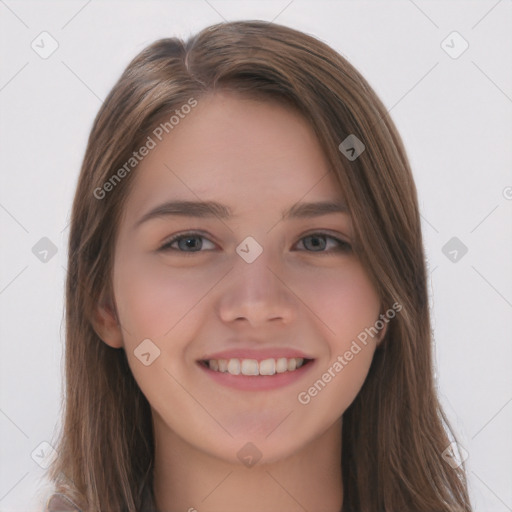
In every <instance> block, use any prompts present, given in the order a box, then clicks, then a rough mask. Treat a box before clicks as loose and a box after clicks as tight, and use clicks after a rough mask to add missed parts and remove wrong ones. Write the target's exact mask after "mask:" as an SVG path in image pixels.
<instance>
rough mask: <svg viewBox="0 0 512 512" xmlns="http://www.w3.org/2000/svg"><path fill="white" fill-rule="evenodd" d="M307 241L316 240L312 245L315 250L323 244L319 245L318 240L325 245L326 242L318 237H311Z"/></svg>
mask: <svg viewBox="0 0 512 512" xmlns="http://www.w3.org/2000/svg"><path fill="white" fill-rule="evenodd" d="M306 240H316V242H313V244H312V246H313V248H318V247H320V246H322V244H321V243H318V240H322V241H323V242H324V243H325V240H324V239H323V238H321V237H318V236H309V237H307V238H306ZM322 248H323V247H322Z"/></svg>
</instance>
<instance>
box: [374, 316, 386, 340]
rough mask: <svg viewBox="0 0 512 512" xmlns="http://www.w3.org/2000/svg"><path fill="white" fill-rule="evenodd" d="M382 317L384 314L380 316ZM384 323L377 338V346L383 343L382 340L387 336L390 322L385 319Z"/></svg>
mask: <svg viewBox="0 0 512 512" xmlns="http://www.w3.org/2000/svg"><path fill="white" fill-rule="evenodd" d="M381 317H382V315H380V316H379V318H381ZM383 323H384V327H383V328H382V329H381V330H380V331H379V334H378V335H377V338H376V341H377V346H380V345H381V343H382V340H383V339H384V336H386V333H387V332H388V322H386V321H384V320H383Z"/></svg>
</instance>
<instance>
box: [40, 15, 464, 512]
mask: <svg viewBox="0 0 512 512" xmlns="http://www.w3.org/2000/svg"><path fill="white" fill-rule="evenodd" d="M219 89H223V90H231V91H236V92H237V93H241V94H247V95H249V96H252V97H258V98H260V99H263V100H264V99H265V98H268V99H277V100H279V101H282V102H286V103H288V104H291V105H294V107H295V108H296V109H298V111H300V112H301V113H302V115H303V116H304V117H305V118H306V119H307V120H308V121H309V123H310V125H311V127H312V129H313V130H314V131H315V133H316V135H317V137H318V140H319V142H320V144H321V146H322V148H323V150H324V151H325V155H326V157H327V158H328V161H329V163H330V166H331V168H332V172H333V173H334V176H335V178H336V179H337V180H338V182H339V184H340V185H341V189H342V190H343V191H344V192H345V196H346V197H345V199H346V200H347V202H348V206H349V210H350V213H351V215H352V219H353V223H354V231H355V247H356V250H357V253H358V255H359V257H360V259H361V262H362V264H363V265H364V267H365V268H366V270H367V271H368V273H369V275H370V277H371V278H372V280H373V281H374V284H375V286H376V289H377V291H378V293H379V295H380V297H381V301H382V305H383V308H384V309H388V308H389V307H391V305H392V304H394V303H395V302H398V303H399V304H401V306H402V309H401V311H400V314H398V315H397V316H396V318H394V319H393V321H392V322H390V324H389V325H388V330H387V332H386V336H385V338H384V340H383V342H382V343H381V344H380V346H379V347H378V348H377V350H376V352H375V354H374V359H373V362H372V364H371V368H370V371H369V373H368V376H367V378H366V381H365V383H364V385H363V387H362V389H361V391H360V393H359V394H358V396H357V397H356V398H355V400H354V402H353V403H352V404H351V405H350V407H349V408H348V409H347V410H346V411H345V413H344V414H343V428H342V434H341V435H342V453H343V457H342V460H341V461H340V464H341V465H342V475H343V489H344V502H343V512H401V511H404V512H405V511H407V512H412V511H414V512H427V511H428V512H434V511H436V512H454V511H464V512H469V511H471V505H470V503H469V498H468V492H467V484H466V480H465V472H464V466H463V465H460V466H458V467H455V468H452V466H451V465H449V464H447V462H445V460H444V459H443V456H442V454H443V452H444V451H445V449H446V448H447V447H448V446H449V445H450V442H451V441H452V440H454V439H456V437H455V435H454V434H453V432H452V429H451V427H450V425H449V423H448V420H447V418H446V416H445V414H444V412H443V410H442V408H441V406H440V404H439V401H438V398H437V396H436V389H435V383H434V379H433V367H432V366H433V362H432V344H431V327H430V314H429V304H428V291H427V286H426V282H427V275H426V266H425V257H424V250H423V242H422V235H421V225H420V216H419V210H418V203H417V194H416V189H415V185H414V182H413V178H412V174H411V170H410V167H409V163H408V160H407V156H406V152H405V149H404V147H403V143H402V141H401V138H400V136H399V134H398V132H397V129H396V128H395V125H394V124H393V122H392V120H391V119H390V116H389V115H388V113H387V111H386V108H385V107H384V105H383V103H382V102H381V101H380V100H379V98H378V97H377V96H376V94H375V92H374V91H373V89H372V88H371V87H370V85H369V84H368V82H367V81H366V80H365V79H364V78H363V77H362V76H361V74H360V73H359V72H358V71H357V70H356V69H355V68H354V67H353V66H352V65H351V64H350V63H349V62H347V60H346V59H345V58H343V57H342V56H341V55H339V54H338V53H337V52H335V51H334V50H333V49H332V48H330V47H329V46H327V45H326V44H324V43H322V42H320V41H319V40H317V39H315V38H314V37H311V36H309V35H306V34H304V33H301V32H299V31H296V30H293V29H291V28H287V27H284V26H281V25H276V24H272V23H265V22H261V21H239V22H230V23H222V24H218V25H215V26H212V27H208V28H206V29H204V30H203V31H201V32H200V33H199V34H197V35H196V36H194V37H191V38H189V39H188V40H187V41H182V40H180V39H177V38H169V39H161V40H159V41H156V42H155V43H153V44H151V45H150V46H148V47H147V48H145V49H144V50H143V51H142V52H141V53H140V54H139V55H138V56H136V57H135V58H134V59H133V61H132V62H131V63H130V64H129V66H128V67H127V69H126V70H125V71H124V73H123V74H122V76H121V77H120V79H119V80H118V82H117V83H116V84H115V86H114V88H113V89H112V91H111V92H110V94H109V95H108V97H107V99H106V100H105V102H104V103H103V105H102V107H101V109H100V111H99V113H98V114H97V117H96V119H95V121H94V125H93V127H92V131H91V134H90V137H89V141H88V145H87V149H86V153H85V157H84V160H83V165H82V169H81V173H80V177H79V181H78V186H77V190H76V195H75V200H74V203H73V209H72V217H71V227H70V239H69V260H68V275H67V286H66V348H65V358H66V359H65V361H66V365H65V367H66V371H65V379H66V382H65V384H66V386H65V410H64V415H63V426H62V432H61V433H60V437H59V439H58V444H57V451H58V453H59V457H58V458H57V459H56V460H55V462H54V463H53V465H52V466H51V468H50V470H49V476H50V478H51V480H52V482H53V483H54V485H55V491H56V492H61V493H63V494H64V495H66V496H69V498H70V499H71V500H72V501H73V502H74V503H76V505H77V506H78V507H79V508H80V509H82V510H84V511H99V510H101V511H103V512H110V511H112V512H113V511H115V512H119V511H121V510H122V511H127V512H136V511H142V510H151V509H152V507H154V501H153V496H152V482H153V481H152V468H153V450H154V441H153V432H152V423H151V412H150V408H149V404H148V402H147V400H146V398H145V397H144V395H143V394H142V392H141V391H140V389H139V387H138V385H137V383H136V382H135V380H134V378H133V376H132V374H131V371H130V368H129V366H128V363H127V359H126V355H125V352H124V350H118V349H113V348H111V347H109V346H107V344H105V343H104V342H103V341H102V340H101V339H100V338H99V337H98V335H97V334H96V332H95V331H94V329H93V327H92V322H91V319H92V317H93V314H94V310H95V308H97V306H98V303H99V302H100V301H101V300H102V298H103V297H105V296H109V294H111V293H112V282H111V275H112V261H113V254H114V247H115V240H116V230H117V226H118V224H119V219H120V215H121V213H122V208H123V203H124V201H125V199H126V197H127V195H128V193H129V190H130V183H131V182H132V180H131V177H132V175H133V174H134V173H135V172H136V169H134V170H133V171H132V172H127V173H124V174H126V176H125V175H124V174H123V179H122V180H119V182H115V183H114V185H112V186H111V187H110V188H109V191H108V195H106V197H98V196H100V195H101V194H103V193H101V194H100V193H98V190H99V189H101V188H102V187H103V186H104V184H105V183H106V182H107V181H108V180H109V179H111V178H112V176H113V175H114V174H115V173H116V172H117V171H118V169H120V168H121V167H122V166H123V164H125V163H126V162H127V161H128V160H129V159H130V157H131V156H132V153H133V151H135V150H136V149H137V148H139V147H140V146H141V144H142V143H143V142H144V140H146V138H147V136H148V134H150V133H152V130H153V129H154V127H155V126H158V124H159V123H161V122H162V119H169V117H170V116H171V115H172V113H173V112H174V111H175V110H176V109H177V108H179V107H180V106H181V105H184V104H186V103H187V102H189V100H190V98H195V99H196V100H197V101H201V97H204V95H206V94H208V93H211V92H212V91H215V90H219ZM349 135H355V136H356V137H357V138H358V139H360V140H361V141H362V142H363V144H364V145H365V150H364V151H363V152H362V153H361V154H360V155H359V156H358V157H357V158H356V159H348V158H347V155H346V154H344V153H343V152H342V151H340V149H339V145H340V143H341V142H342V141H344V140H345V139H346V137H348V136H349ZM102 190H105V189H104V188H103V189H102ZM95 191H96V193H95Z"/></svg>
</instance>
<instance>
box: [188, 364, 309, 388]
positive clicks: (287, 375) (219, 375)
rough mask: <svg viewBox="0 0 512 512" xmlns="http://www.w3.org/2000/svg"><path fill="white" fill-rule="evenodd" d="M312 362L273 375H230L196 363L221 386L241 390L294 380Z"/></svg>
mask: <svg viewBox="0 0 512 512" xmlns="http://www.w3.org/2000/svg"><path fill="white" fill-rule="evenodd" d="M314 363H315V361H314V360H311V361H309V363H307V364H305V365H303V366H301V367H300V368H299V369H297V370H294V371H292V372H288V371H286V372H283V373H275V374H274V375H242V374H240V375H231V374H230V373H223V372H216V371H214V370H211V369H210V368H208V367H206V366H204V365H203V364H201V363H198V365H199V367H200V368H201V369H202V370H204V371H205V372H206V374H207V375H208V376H209V377H211V378H212V379H213V380H214V381H216V382H218V383H219V384H222V385H223V386H227V387H230V388H234V389H240V390H242V391H267V390H270V389H278V388H282V387H284V386H288V385H290V384H292V383H294V382H296V381H297V380H299V379H301V378H302V377H304V375H305V374H306V373H308V372H309V370H310V369H311V368H312V367H313V366H314Z"/></svg>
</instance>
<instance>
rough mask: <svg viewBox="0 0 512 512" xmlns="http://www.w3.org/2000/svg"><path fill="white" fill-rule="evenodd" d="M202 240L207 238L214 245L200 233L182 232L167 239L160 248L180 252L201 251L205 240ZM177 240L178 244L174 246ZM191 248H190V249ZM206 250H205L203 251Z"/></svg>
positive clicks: (160, 249)
mask: <svg viewBox="0 0 512 512" xmlns="http://www.w3.org/2000/svg"><path fill="white" fill-rule="evenodd" d="M201 240H207V241H208V242H209V243H210V244H211V245H214V244H213V242H211V241H210V240H208V239H207V238H205V237H204V236H203V235H201V234H199V233H193V232H190V233H182V234H181V235H176V236H174V237H172V238H171V239H170V240H167V241H166V242H165V243H164V244H163V245H162V246H161V247H160V248H159V249H158V250H159V251H179V252H185V253H187V252H201V248H202V247H203V242H202V241H201ZM176 242H177V246H178V248H176V247H173V245H174V244H175V243H176ZM189 249H190V250H189ZM203 252H204V251H203Z"/></svg>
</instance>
